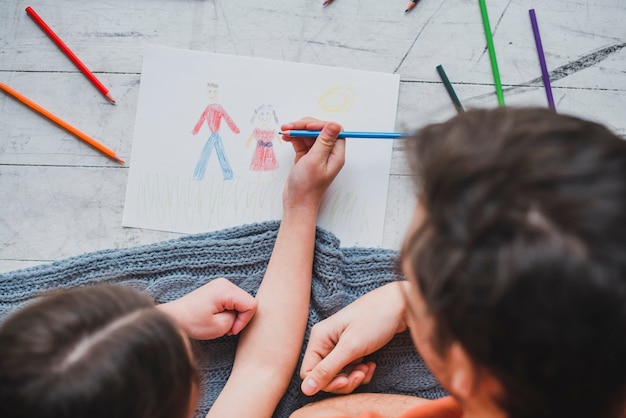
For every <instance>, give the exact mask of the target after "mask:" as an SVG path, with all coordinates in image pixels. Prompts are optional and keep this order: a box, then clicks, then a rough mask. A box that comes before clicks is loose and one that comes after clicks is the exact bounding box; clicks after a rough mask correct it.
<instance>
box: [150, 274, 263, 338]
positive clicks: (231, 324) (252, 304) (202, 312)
mask: <svg viewBox="0 0 626 418" xmlns="http://www.w3.org/2000/svg"><path fill="white" fill-rule="evenodd" d="M158 308H159V309H160V310H162V311H163V312H165V313H166V314H168V315H170V316H171V317H172V318H173V319H174V320H175V321H176V322H177V323H178V324H179V325H180V326H181V327H182V329H183V331H185V333H186V334H187V335H188V336H189V337H190V338H193V339H196V340H211V339H213V338H218V337H221V336H223V335H237V334H239V332H240V331H241V330H242V329H244V328H245V326H246V325H248V323H249V322H250V320H251V319H252V317H253V316H254V313H255V312H256V308H257V302H256V300H255V299H254V297H252V296H251V295H250V294H248V293H247V292H246V291H244V290H243V289H241V288H239V287H238V286H236V285H235V284H233V283H231V282H229V281H228V280H226V279H223V278H219V279H214V280H212V281H210V282H208V283H207V284H205V285H204V286H201V287H199V288H198V289H196V290H194V291H193V292H191V293H188V294H187V295H185V296H183V297H182V298H180V299H176V300H175V301H173V302H169V303H164V304H162V305H159V306H158Z"/></svg>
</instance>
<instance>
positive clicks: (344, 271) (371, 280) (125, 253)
mask: <svg viewBox="0 0 626 418" xmlns="http://www.w3.org/2000/svg"><path fill="white" fill-rule="evenodd" d="M278 226H279V222H278V221H270V222H264V223H259V224H251V225H244V226H242V227H237V228H231V229H226V230H222V231H218V232H211V233H204V234H197V235H190V236H185V237H182V238H179V239H174V240H170V241H165V242H161V243H157V244H152V245H145V246H141V247H135V248H125V249H112V250H104V251H98V252H94V253H88V254H84V255H81V256H77V257H72V258H69V259H66V260H62V261H58V262H54V263H52V264H46V265H42V266H37V267H33V268H28V269H23V270H17V271H14V272H9V273H5V274H0V321H1V320H3V319H4V318H5V317H6V316H7V315H8V314H9V313H11V312H12V311H14V310H15V309H17V308H18V307H19V306H20V305H22V304H24V303H27V302H28V301H29V300H31V299H32V298H34V297H36V296H37V295H39V294H40V293H41V292H44V291H47V290H50V289H56V288H69V287H74V286H85V285H90V284H94V283H116V284H122V285H126V286H130V287H132V288H134V289H136V290H138V291H140V292H143V293H146V294H148V295H150V296H152V297H153V298H154V299H155V301H156V302H157V303H163V302H168V301H171V300H174V299H177V298H179V297H181V296H183V295H185V294H187V293H189V292H190V291H192V290H193V289H196V288H198V287H200V286H201V285H203V284H205V283H206V282H208V281H210V280H212V279H214V278H217V277H226V278H227V279H229V280H230V281H232V282H233V283H235V284H237V285H238V286H239V287H241V288H242V289H244V290H246V291H248V292H249V293H250V294H252V295H254V294H255V293H256V290H257V288H258V286H259V283H260V282H261V279H262V278H263V274H264V273H265V268H266V265H267V262H268V260H269V257H270V255H271V253H272V249H273V246H274V241H275V239H276V234H277V231H278ZM396 257H397V253H396V252H394V251H391V250H385V249H374V248H341V247H340V243H339V240H338V239H337V238H336V237H335V236H334V235H332V234H331V233H330V232H327V231H324V230H322V229H319V228H318V230H317V238H316V245H315V260H314V265H313V288H312V296H311V297H312V299H311V308H310V311H309V322H308V327H307V334H306V338H307V340H308V336H309V331H310V329H311V326H312V325H313V324H315V323H316V322H319V321H320V320H322V319H324V318H326V317H328V316H330V315H332V314H333V313H335V312H337V311H338V310H339V309H341V308H342V307H344V306H346V305H347V304H349V303H350V302H352V301H353V300H355V299H356V298H358V297H359V296H361V295H364V294H365V293H367V292H368V291H370V290H372V289H374V288H376V287H379V286H381V285H383V284H385V283H389V282H391V281H394V280H398V279H400V277H398V276H397V274H396V273H395V272H394V261H395V259H396ZM305 344H306V342H305ZM193 345H194V354H195V356H196V360H197V363H198V366H199V369H200V372H201V375H202V379H203V384H204V387H203V392H202V398H201V399H200V402H199V405H198V409H197V411H196V416H198V417H203V416H204V415H205V414H206V412H207V411H208V410H209V408H210V407H211V405H212V404H213V402H214V401H215V399H216V398H217V395H218V394H219V393H220V391H221V389H222V388H223V386H224V384H225V383H226V380H227V379H228V376H229V374H230V370H231V367H232V364H233V359H234V355H235V347H236V345H237V337H222V338H218V339H216V340H211V341H196V342H194V344H193ZM305 346H306V345H305ZM303 352H304V350H303ZM301 358H302V354H301ZM371 360H372V361H375V362H376V363H377V368H376V373H375V375H374V379H373V380H372V382H371V383H370V384H369V385H367V386H365V387H363V388H362V389H361V390H360V391H364V392H380V393H399V394H412V395H416V396H421V397H426V398H431V399H432V398H438V397H441V396H443V395H445V392H444V391H443V389H442V388H441V387H440V386H439V384H438V383H437V381H436V380H435V379H434V377H433V376H432V375H431V374H430V372H429V371H428V369H427V368H426V366H425V364H424V362H423V361H422V360H421V359H420V358H419V356H418V355H417V354H416V353H415V349H414V347H413V344H412V342H411V338H410V336H409V335H408V333H406V332H405V333H402V334H399V335H397V336H396V337H395V338H394V339H393V340H392V341H391V342H390V343H389V344H388V345H387V346H386V347H384V348H383V349H381V350H380V351H379V352H377V353H375V354H374V355H372V356H371ZM297 370H299V366H298V369H297ZM297 370H296V372H295V373H294V376H293V378H292V379H291V382H290V384H289V388H288V390H287V392H286V393H285V395H284V397H283V399H282V400H281V402H280V404H279V405H278V408H277V409H276V412H275V414H274V417H278V418H283V417H288V416H289V414H290V413H291V412H293V411H294V410H295V409H297V408H299V407H301V406H303V405H305V404H306V403H308V402H311V401H312V400H320V399H323V398H324V397H327V396H328V395H325V394H320V395H316V396H314V397H312V398H310V397H306V396H304V395H302V394H301V392H300V382H301V380H300V377H299V376H298V372H297Z"/></svg>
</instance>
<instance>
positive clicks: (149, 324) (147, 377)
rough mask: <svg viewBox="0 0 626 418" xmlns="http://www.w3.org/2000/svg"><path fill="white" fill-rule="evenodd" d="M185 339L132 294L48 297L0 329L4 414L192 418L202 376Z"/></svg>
mask: <svg viewBox="0 0 626 418" xmlns="http://www.w3.org/2000/svg"><path fill="white" fill-rule="evenodd" d="M186 339H187V337H186V336H185V335H184V334H183V332H182V331H181V329H180V328H179V327H178V326H177V325H176V324H175V323H173V321H171V320H170V319H169V318H168V317H167V316H166V315H165V314H164V313H162V312H160V311H158V310H157V309H155V307H154V303H153V302H152V301H151V300H150V299H149V298H148V297H146V296H143V295H140V294H138V293H136V292H134V291H133V290H131V289H129V288H124V287H115V286H95V287H87V288H78V289H73V290H68V291H60V292H57V293H54V294H52V295H50V296H44V297H43V298H42V299H41V300H39V301H35V302H33V303H32V304H30V305H29V306H27V307H25V308H24V309H22V310H20V311H18V312H17V313H15V314H14V315H12V316H11V317H9V318H8V319H7V320H6V321H5V322H4V323H3V324H2V326H0V415H1V416H11V417H20V418H23V417H24V418H25V417H38V418H42V417H44V418H45V417H113V416H118V417H145V418H149V417H150V418H152V417H162V418H188V417H189V416H190V413H191V412H192V411H190V409H191V407H190V405H191V404H192V403H193V402H194V396H195V390H197V386H198V377H197V372H196V369H195V366H194V363H193V358H192V356H191V353H190V348H189V346H188V341H186Z"/></svg>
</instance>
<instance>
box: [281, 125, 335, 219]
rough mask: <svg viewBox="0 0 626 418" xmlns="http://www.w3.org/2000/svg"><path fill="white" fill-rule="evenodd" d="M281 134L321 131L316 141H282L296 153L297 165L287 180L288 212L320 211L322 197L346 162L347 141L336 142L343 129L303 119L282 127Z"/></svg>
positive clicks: (284, 202)
mask: <svg viewBox="0 0 626 418" xmlns="http://www.w3.org/2000/svg"><path fill="white" fill-rule="evenodd" d="M280 129H281V131H290V130H294V129H306V130H321V132H320V134H319V136H318V137H317V138H291V137H289V136H287V135H283V137H282V139H283V140H284V141H287V142H291V144H292V146H293V149H294V151H295V152H296V158H295V165H294V166H293V168H292V169H291V171H290V173H289V176H288V177H287V183H286V184H285V189H284V192H283V205H284V208H285V210H288V209H291V208H292V207H294V206H300V207H301V206H305V207H314V208H315V210H317V209H318V208H319V204H320V201H321V199H322V195H323V194H324V192H325V191H326V189H327V188H328V186H329V185H330V183H331V182H332V181H333V179H334V178H335V177H336V176H337V174H338V173H339V171H340V170H341V168H342V167H343V164H344V162H345V140H343V139H340V140H338V139H337V136H338V135H339V132H341V126H340V125H338V124H337V123H334V122H323V121H319V120H316V119H313V118H304V119H300V120H299V121H296V122H291V123H287V124H284V125H282V126H281V128H280Z"/></svg>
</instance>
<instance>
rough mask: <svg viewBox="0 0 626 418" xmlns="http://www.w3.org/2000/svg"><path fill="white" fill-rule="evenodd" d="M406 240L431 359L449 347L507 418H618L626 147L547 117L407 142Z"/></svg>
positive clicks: (538, 114) (516, 114)
mask: <svg viewBox="0 0 626 418" xmlns="http://www.w3.org/2000/svg"><path fill="white" fill-rule="evenodd" d="M407 145H408V149H409V155H410V157H409V159H410V161H411V164H412V168H413V170H414V173H415V174H416V179H417V180H418V188H419V189H421V190H420V194H419V200H420V202H421V204H422V205H423V207H424V209H425V212H426V220H425V222H424V224H423V225H422V227H421V228H419V230H418V231H416V233H415V234H413V235H412V236H409V237H408V239H407V249H406V254H405V255H406V256H408V257H410V260H411V266H412V269H413V271H414V273H415V277H416V280H417V285H418V286H419V289H420V290H421V292H422V294H423V297H424V300H425V303H426V305H427V307H428V309H429V312H430V313H431V314H432V315H433V317H434V319H435V324H436V332H435V334H436V335H435V336H434V341H433V343H434V345H435V347H436V348H437V349H438V350H440V351H443V350H444V349H445V347H447V346H448V344H449V343H450V342H451V341H458V342H459V343H460V344H461V345H462V346H463V347H464V349H465V350H466V351H467V353H468V354H469V355H470V357H471V358H472V359H473V361H475V362H477V364H480V365H481V366H482V367H485V368H486V369H487V370H489V371H490V372H491V373H492V374H493V375H494V376H495V377H496V378H497V379H498V380H499V381H500V383H501V384H502V386H503V388H504V392H505V393H504V396H503V399H499V400H498V402H499V403H500V405H501V406H502V408H503V409H504V410H505V411H506V412H507V413H508V416H509V417H510V418H522V417H533V418H539V417H556V416H558V417H565V416H567V417H569V418H572V417H592V416H593V417H617V416H621V414H622V413H623V412H624V406H625V399H626V142H624V141H623V140H622V139H620V138H619V137H617V136H616V135H614V134H612V133H611V132H610V131H609V130H608V129H606V128H604V127H603V126H600V125H598V124H596V123H592V122H588V121H584V120H581V119H578V118H575V117H570V116H564V115H558V114H556V113H554V112H551V111H549V110H546V109H520V108H518V109H515V108H499V109H494V110H472V111H469V112H466V113H464V114H460V115H458V116H456V117H455V118H453V119H451V120H449V121H447V122H445V123H441V124H434V125H430V126H427V127H425V128H424V129H422V130H420V131H419V132H418V133H417V134H416V137H415V138H412V139H411V140H410V141H408V143H407Z"/></svg>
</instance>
